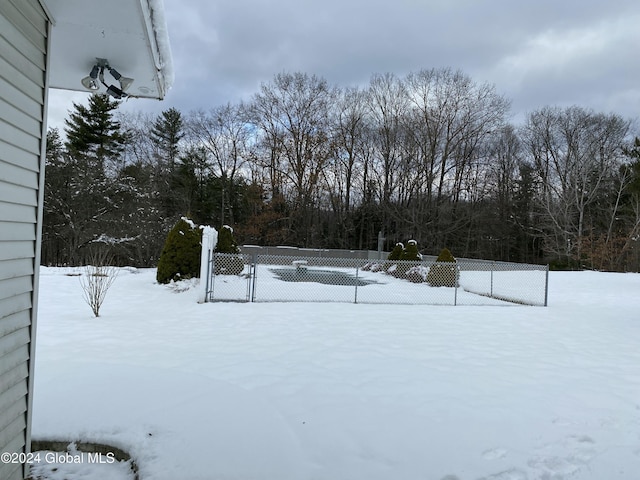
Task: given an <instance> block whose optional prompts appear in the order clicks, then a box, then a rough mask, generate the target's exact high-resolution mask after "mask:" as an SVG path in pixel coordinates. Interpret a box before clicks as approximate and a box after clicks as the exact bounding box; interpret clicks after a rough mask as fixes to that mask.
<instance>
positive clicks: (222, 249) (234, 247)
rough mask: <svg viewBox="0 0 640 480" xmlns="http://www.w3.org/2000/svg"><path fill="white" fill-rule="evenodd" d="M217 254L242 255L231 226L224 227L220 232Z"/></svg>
mask: <svg viewBox="0 0 640 480" xmlns="http://www.w3.org/2000/svg"><path fill="white" fill-rule="evenodd" d="M216 252H217V253H240V249H239V248H238V244H237V243H236V239H235V238H233V229H232V228H231V227H230V226H229V225H223V226H222V228H221V229H220V231H219V232H218V244H217V245H216Z"/></svg>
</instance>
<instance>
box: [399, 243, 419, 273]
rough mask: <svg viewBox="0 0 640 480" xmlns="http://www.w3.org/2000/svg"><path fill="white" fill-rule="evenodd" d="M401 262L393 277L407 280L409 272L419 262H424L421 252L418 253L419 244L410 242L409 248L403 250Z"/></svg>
mask: <svg viewBox="0 0 640 480" xmlns="http://www.w3.org/2000/svg"><path fill="white" fill-rule="evenodd" d="M399 260H400V262H398V264H397V267H396V269H395V271H394V273H393V276H394V277H396V278H402V279H406V278H407V273H408V272H409V270H411V269H412V268H413V267H415V266H416V263H417V262H420V261H421V260H422V256H421V255H420V252H418V242H416V241H415V240H409V241H408V242H407V246H406V247H404V248H403V249H402V252H401V253H400V258H399Z"/></svg>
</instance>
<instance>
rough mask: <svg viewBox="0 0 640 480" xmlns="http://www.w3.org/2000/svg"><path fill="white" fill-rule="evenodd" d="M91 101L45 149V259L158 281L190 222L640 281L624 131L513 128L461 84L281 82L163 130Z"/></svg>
mask: <svg viewBox="0 0 640 480" xmlns="http://www.w3.org/2000/svg"><path fill="white" fill-rule="evenodd" d="M118 105H119V104H118V102H116V101H113V100H111V99H110V98H109V97H105V96H102V95H93V96H91V97H90V98H89V100H88V104H87V105H86V106H85V105H81V104H75V103H74V104H73V108H72V110H71V111H70V114H69V117H68V118H67V120H66V121H65V128H64V132H62V133H61V132H60V131H58V130H55V129H52V130H49V132H48V138H47V140H48V142H47V170H46V175H45V179H46V186H45V197H46V198H45V216H44V227H43V250H42V259H43V262H44V263H46V264H57V265H60V264H81V263H83V262H86V261H87V259H88V258H89V253H90V252H91V250H92V249H93V248H97V247H105V246H108V248H109V249H110V250H111V251H112V253H113V255H115V256H116V259H117V261H118V262H120V263H127V264H134V265H140V266H151V265H156V264H157V260H158V256H159V254H160V250H161V248H162V244H163V242H164V238H165V237H166V234H167V232H168V231H169V230H170V229H171V227H172V226H173V225H174V224H175V223H176V221H177V220H178V219H179V218H180V217H181V216H183V215H187V216H189V217H190V218H192V219H193V220H194V221H195V222H197V223H201V224H209V225H213V226H216V227H220V226H222V225H224V224H228V225H231V226H232V227H233V228H234V232H235V235H236V239H237V240H238V243H239V244H259V245H293V246H299V247H309V248H342V249H377V243H378V235H379V232H382V233H383V235H384V238H385V244H384V247H385V249H387V250H391V249H392V248H393V246H394V245H395V243H396V242H399V241H405V240H408V239H414V240H416V241H417V242H418V245H419V246H420V249H421V251H422V252H423V253H428V254H433V253H436V254H437V252H439V251H440V250H441V249H442V248H445V247H446V248H449V249H450V250H451V251H452V252H453V253H454V254H455V255H456V256H458V257H473V258H485V259H494V260H505V261H517V262H532V263H547V262H551V263H552V264H553V265H555V266H558V267H573V266H579V267H587V268H596V269H606V270H619V271H624V270H635V271H637V270H638V269H639V267H640V251H639V248H638V240H639V238H640V140H638V138H635V139H634V135H633V132H632V126H633V124H632V122H631V120H628V119H624V118H622V117H620V116H618V115H616V114H605V113H599V112H594V111H592V110H588V109H585V108H581V107H578V106H574V107H568V108H560V107H544V108H541V109H539V110H537V111H534V112H531V113H529V114H528V115H527V117H526V119H525V120H524V122H523V123H522V124H521V125H513V124H512V123H510V122H509V109H510V104H509V101H508V100H507V99H506V98H505V97H504V96H502V95H500V94H498V93H497V92H496V90H495V88H494V87H493V86H492V85H489V84H484V83H477V82H474V81H473V80H472V79H471V78H470V77H468V76H467V75H465V74H464V73H462V72H459V71H453V70H450V69H431V70H423V71H419V72H414V73H410V74H408V75H406V76H405V77H402V78H401V77H398V76H396V75H393V74H375V75H373V76H372V77H371V79H370V82H369V84H368V85H367V86H365V87H358V88H356V87H351V88H342V87H338V86H334V85H330V84H329V83H328V82H327V81H326V80H324V79H322V78H319V77H317V76H314V75H308V74H305V73H281V74H278V75H276V76H275V77H274V78H273V79H272V80H271V81H270V82H266V83H263V84H262V85H261V87H260V89H259V91H258V92H256V93H255V94H254V95H253V96H252V97H251V98H250V99H249V100H248V101H246V102H239V103H236V104H231V103H230V104H227V105H222V106H217V107H212V108H210V109H208V110H205V109H202V110H198V111H192V112H187V113H183V112H180V111H178V110H176V109H174V108H171V109H168V110H166V111H164V112H162V113H161V114H160V115H157V116H149V115H145V114H142V113H136V114H124V113H121V112H118Z"/></svg>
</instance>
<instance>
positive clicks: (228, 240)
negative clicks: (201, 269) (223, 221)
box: [214, 225, 244, 275]
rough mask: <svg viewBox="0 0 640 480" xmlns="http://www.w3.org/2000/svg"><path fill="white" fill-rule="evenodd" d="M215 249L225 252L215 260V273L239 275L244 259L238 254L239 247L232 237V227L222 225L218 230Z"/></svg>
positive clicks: (217, 251) (242, 268)
mask: <svg viewBox="0 0 640 480" xmlns="http://www.w3.org/2000/svg"><path fill="white" fill-rule="evenodd" d="M215 251H216V253H224V254H226V255H225V256H222V257H218V258H217V260H216V266H215V270H214V272H215V274H216V275H240V274H241V273H242V270H244V260H243V259H242V257H241V256H239V255H238V254H239V253H240V249H239V248H238V244H237V243H236V240H235V238H233V229H232V228H231V227H230V226H228V225H223V226H222V228H221V229H220V231H219V232H218V244H217V245H216V249H215Z"/></svg>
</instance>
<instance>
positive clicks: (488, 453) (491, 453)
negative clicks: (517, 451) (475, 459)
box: [482, 448, 508, 460]
mask: <svg viewBox="0 0 640 480" xmlns="http://www.w3.org/2000/svg"><path fill="white" fill-rule="evenodd" d="M507 453H508V452H507V450H506V449H504V448H491V449H489V450H485V451H484V452H482V458H484V459H485V460H497V459H499V458H504V457H506V456H507Z"/></svg>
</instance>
